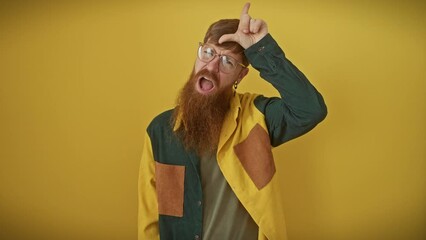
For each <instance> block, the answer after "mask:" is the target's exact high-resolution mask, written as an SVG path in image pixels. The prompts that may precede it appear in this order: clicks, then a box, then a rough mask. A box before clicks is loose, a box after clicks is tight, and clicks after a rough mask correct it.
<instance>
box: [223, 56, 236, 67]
mask: <svg viewBox="0 0 426 240" xmlns="http://www.w3.org/2000/svg"><path fill="white" fill-rule="evenodd" d="M222 63H223V65H225V66H227V67H231V68H232V67H234V66H235V60H234V59H233V58H231V57H228V56H226V55H224V56H222Z"/></svg>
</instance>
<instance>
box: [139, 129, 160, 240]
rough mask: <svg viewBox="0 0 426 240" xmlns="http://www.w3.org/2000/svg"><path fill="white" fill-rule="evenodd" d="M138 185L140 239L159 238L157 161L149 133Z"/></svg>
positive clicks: (144, 146)
mask: <svg viewBox="0 0 426 240" xmlns="http://www.w3.org/2000/svg"><path fill="white" fill-rule="evenodd" d="M138 186H139V187H138V200H139V202H138V204H139V210H138V239H139V240H145V239H159V238H160V235H159V226H158V218H159V217H158V203H157V192H156V182H155V161H154V156H153V152H152V145H151V139H150V137H149V135H148V133H146V135H145V139H144V145H143V149H142V159H141V163H140V168H139V182H138Z"/></svg>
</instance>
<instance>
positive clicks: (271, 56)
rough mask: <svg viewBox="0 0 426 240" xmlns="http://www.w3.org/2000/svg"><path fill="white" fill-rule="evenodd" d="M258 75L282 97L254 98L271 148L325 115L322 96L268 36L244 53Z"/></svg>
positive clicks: (296, 135) (298, 133)
mask: <svg viewBox="0 0 426 240" xmlns="http://www.w3.org/2000/svg"><path fill="white" fill-rule="evenodd" d="M244 53H245V55H246V57H247V58H248V60H249V62H250V63H251V65H252V66H253V68H255V69H256V70H258V71H259V73H260V76H261V77H262V78H263V79H265V80H266V81H267V82H269V83H271V84H272V86H274V88H276V89H277V90H278V92H279V93H280V95H281V98H279V97H272V98H268V97H264V96H262V95H260V96H258V97H257V98H256V99H255V105H256V108H257V109H258V110H259V111H261V112H262V113H263V114H264V115H265V119H266V125H267V127H268V132H269V136H270V140H271V145H272V146H278V145H280V144H282V143H284V142H286V141H289V140H291V139H294V138H296V137H298V136H301V135H303V134H305V133H307V132H308V131H310V130H311V129H312V128H314V127H315V126H316V125H317V124H318V123H319V122H321V121H322V120H323V119H324V118H325V117H326V115H327V107H326V105H325V102H324V99H323V97H322V96H321V94H320V93H319V92H318V91H317V90H316V89H315V87H314V86H313V85H312V84H311V83H310V82H309V80H308V79H307V78H306V76H305V75H304V74H303V73H302V72H301V71H300V70H299V69H297V67H296V66H294V65H293V64H292V63H291V62H290V60H288V59H287V58H286V56H285V54H284V52H283V50H282V49H281V48H280V47H279V46H278V44H277V42H276V41H275V40H274V39H273V38H272V36H271V35H270V34H267V35H266V36H265V37H264V38H262V39H261V40H260V41H259V42H257V43H256V44H254V45H252V46H251V47H249V48H247V49H246V50H245V51H244Z"/></svg>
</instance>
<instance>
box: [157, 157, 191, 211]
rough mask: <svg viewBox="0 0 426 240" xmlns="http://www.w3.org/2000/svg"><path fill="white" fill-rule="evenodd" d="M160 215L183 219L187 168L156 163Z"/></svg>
mask: <svg viewBox="0 0 426 240" xmlns="http://www.w3.org/2000/svg"><path fill="white" fill-rule="evenodd" d="M155 181H156V189H157V197H158V213H159V214H161V215H168V216H174V217H183V199H184V182H185V166H179V165H170V164H164V163H159V162H155Z"/></svg>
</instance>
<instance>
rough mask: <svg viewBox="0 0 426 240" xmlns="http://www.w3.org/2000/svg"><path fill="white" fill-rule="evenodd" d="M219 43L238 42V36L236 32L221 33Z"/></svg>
mask: <svg viewBox="0 0 426 240" xmlns="http://www.w3.org/2000/svg"><path fill="white" fill-rule="evenodd" d="M218 42H219V44H222V43H224V42H238V37H237V35H236V34H223V35H222V36H221V37H220V38H219V41H218Z"/></svg>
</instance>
